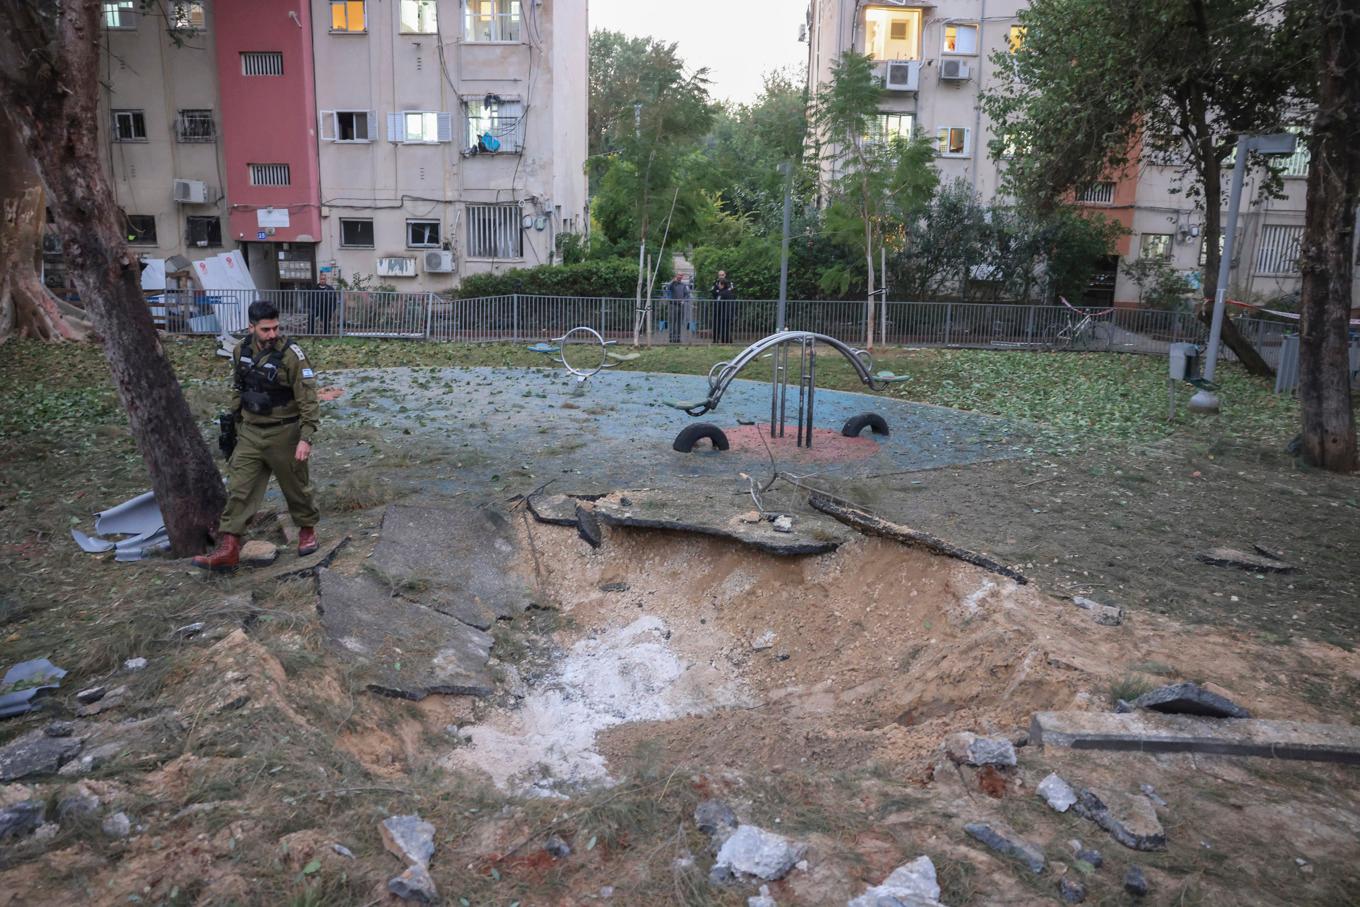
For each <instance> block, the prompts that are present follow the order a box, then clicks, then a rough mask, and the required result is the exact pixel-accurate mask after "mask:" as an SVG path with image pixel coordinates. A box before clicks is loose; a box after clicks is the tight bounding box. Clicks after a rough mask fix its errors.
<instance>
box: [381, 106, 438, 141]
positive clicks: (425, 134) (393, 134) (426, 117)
mask: <svg viewBox="0 0 1360 907" xmlns="http://www.w3.org/2000/svg"><path fill="white" fill-rule="evenodd" d="M387 140H388V141H389V142H404V143H407V144H420V143H431V142H451V141H453V117H452V116H450V115H449V114H447V113H443V112H441V111H437V110H403V111H401V112H400V113H389V114H388V115H387Z"/></svg>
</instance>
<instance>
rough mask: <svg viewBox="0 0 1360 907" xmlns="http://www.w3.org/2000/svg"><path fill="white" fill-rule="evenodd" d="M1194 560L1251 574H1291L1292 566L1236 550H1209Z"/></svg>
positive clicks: (1293, 567) (1196, 556)
mask: <svg viewBox="0 0 1360 907" xmlns="http://www.w3.org/2000/svg"><path fill="white" fill-rule="evenodd" d="M1195 560H1197V561H1200V562H1202V563H1205V564H1209V565H1211V566H1214V567H1235V568H1237V569H1238V570H1247V571H1250V572H1252V573H1293V572H1294V571H1295V570H1296V569H1297V568H1296V567H1295V566H1294V565H1293V564H1287V563H1285V562H1284V561H1280V560H1276V559H1275V558H1273V557H1267V556H1266V555H1264V554H1251V553H1248V552H1246V551H1238V550H1237V549H1236V548H1210V549H1209V550H1208V551H1201V552H1199V553H1198V554H1196V555H1195Z"/></svg>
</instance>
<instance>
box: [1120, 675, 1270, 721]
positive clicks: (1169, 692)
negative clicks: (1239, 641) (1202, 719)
mask: <svg viewBox="0 0 1360 907" xmlns="http://www.w3.org/2000/svg"><path fill="white" fill-rule="evenodd" d="M1133 707H1134V708H1136V709H1151V710H1152V711H1154V712H1165V713H1166V714H1168V715H1204V716H1206V717H1209V718H1250V717H1251V713H1250V712H1248V711H1247V710H1246V709H1244V708H1242V707H1241V706H1240V705H1238V704H1237V703H1235V702H1233V701H1232V700H1231V699H1228V698H1227V697H1224V696H1219V695H1218V694H1217V693H1211V692H1209V691H1208V690H1206V689H1203V688H1201V687H1200V685H1199V684H1197V683H1189V682H1186V683H1173V684H1168V685H1167V686H1164V687H1158V688H1157V689H1155V690H1149V691H1148V692H1146V693H1144V694H1143V695H1142V696H1139V697H1138V698H1137V699H1135V700H1134V701H1133Z"/></svg>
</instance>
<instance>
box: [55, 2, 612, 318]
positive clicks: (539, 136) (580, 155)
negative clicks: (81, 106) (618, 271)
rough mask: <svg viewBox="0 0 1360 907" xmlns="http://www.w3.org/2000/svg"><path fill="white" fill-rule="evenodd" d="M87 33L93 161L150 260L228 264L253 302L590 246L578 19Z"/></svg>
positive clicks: (139, 16) (462, 13)
mask: <svg viewBox="0 0 1360 907" xmlns="http://www.w3.org/2000/svg"><path fill="white" fill-rule="evenodd" d="M102 17H103V26H104V28H103V33H102V38H103V40H104V42H105V54H104V62H103V68H104V69H105V72H102V73H101V81H102V82H103V85H104V87H103V89H102V93H101V110H100V117H99V120H100V121H99V124H98V128H99V130H100V141H101V144H102V145H104V146H105V147H106V148H107V151H108V153H107V155H106V161H107V166H108V169H109V175H110V178H111V180H112V183H113V188H114V191H115V193H116V197H117V199H118V203H119V205H120V206H121V207H122V209H123V211H124V212H125V213H126V214H127V219H128V235H129V237H130V240H131V244H132V247H133V249H134V250H135V251H137V252H139V253H140V254H141V255H142V256H143V257H145V258H148V259H150V258H166V259H174V258H175V257H176V256H179V257H182V258H183V259H184V260H186V261H193V260H195V259H200V258H206V257H210V256H213V255H216V254H218V253H220V252H223V251H228V250H232V249H239V250H241V251H242V253H244V255H245V257H246V261H247V263H248V265H249V267H250V270H251V273H252V276H253V277H254V278H255V283H256V285H257V286H260V287H262V288H264V287H302V286H311V285H313V284H314V283H315V281H316V279H317V278H318V277H319V276H320V275H322V274H325V275H327V276H329V277H330V278H332V280H333V281H334V279H335V278H343V279H345V280H347V281H354V280H360V281H361V282H365V283H366V284H367V285H369V286H373V285H378V284H386V285H390V286H394V287H396V288H397V289H398V290H401V291H424V290H446V289H450V288H452V287H454V286H456V285H457V283H458V281H459V280H460V279H461V278H462V277H463V276H464V275H468V274H478V273H486V272H499V271H501V270H504V269H508V268H517V267H530V266H533V265H537V264H548V263H552V262H555V261H557V260H558V255H557V253H556V241H557V237H558V236H559V235H561V234H563V233H576V232H582V231H584V230H585V228H586V218H587V213H586V180H585V157H586V141H587V140H586V103H587V97H588V92H587V88H586V86H587V72H588V69H587V67H588V53H589V50H588V23H587V0H528V2H521V0H202V2H188V3H180V4H177V5H176V4H153V5H151V6H149V7H144V5H143V3H142V2H141V0H106V2H104V4H103V13H102ZM52 252H53V254H52V255H51V256H50V258H51V265H50V270H51V274H50V282H51V283H53V285H54V286H59V285H61V284H62V282H63V276H62V273H61V264H60V254H59V251H58V250H56V249H53V250H52ZM176 263H182V262H178V261H177V262H176Z"/></svg>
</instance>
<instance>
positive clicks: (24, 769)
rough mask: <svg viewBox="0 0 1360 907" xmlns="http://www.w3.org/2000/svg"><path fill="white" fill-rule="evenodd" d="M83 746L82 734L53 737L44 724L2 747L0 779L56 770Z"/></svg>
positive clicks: (16, 779)
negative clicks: (43, 726)
mask: <svg viewBox="0 0 1360 907" xmlns="http://www.w3.org/2000/svg"><path fill="white" fill-rule="evenodd" d="M82 746H84V742H83V741H82V740H81V739H80V738H78V737H51V736H49V735H48V734H47V733H46V732H45V731H43V730H42V729H41V728H40V729H38V730H34V731H29V732H28V733H27V734H24V735H23V736H21V737H17V738H15V739H14V740H11V741H10V742H9V743H7V744H5V745H4V746H3V747H0V781H5V782H8V781H18V780H20V779H22V778H31V777H33V776H35V775H50V774H54V773H55V772H56V770H57V769H59V768H61V765H62V763H63V762H65V761H66V760H68V759H70V758H72V757H73V756H75V755H76V754H77V753H79V752H80V748H81V747H82Z"/></svg>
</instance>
